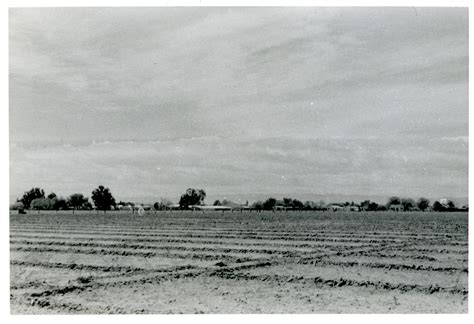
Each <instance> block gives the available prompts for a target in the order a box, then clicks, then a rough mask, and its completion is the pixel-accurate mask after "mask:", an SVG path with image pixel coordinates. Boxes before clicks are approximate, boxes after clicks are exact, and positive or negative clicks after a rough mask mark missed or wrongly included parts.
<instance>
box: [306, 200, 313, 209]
mask: <svg viewBox="0 0 474 324" xmlns="http://www.w3.org/2000/svg"><path fill="white" fill-rule="evenodd" d="M304 209H305V210H313V209H315V203H314V202H313V201H310V200H307V201H306V202H305V203H304Z"/></svg>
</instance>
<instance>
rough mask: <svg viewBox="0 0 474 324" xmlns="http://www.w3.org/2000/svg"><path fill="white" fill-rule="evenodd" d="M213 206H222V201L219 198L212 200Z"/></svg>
mask: <svg viewBox="0 0 474 324" xmlns="http://www.w3.org/2000/svg"><path fill="white" fill-rule="evenodd" d="M212 205H213V206H222V203H221V202H220V201H219V200H216V201H214V203H213V204H212Z"/></svg>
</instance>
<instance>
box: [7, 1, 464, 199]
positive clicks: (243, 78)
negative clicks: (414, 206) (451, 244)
mask: <svg viewBox="0 0 474 324" xmlns="http://www.w3.org/2000/svg"><path fill="white" fill-rule="evenodd" d="M9 16H10V22H9V24H10V44H9V46H10V57H9V59H10V196H11V197H10V199H11V200H12V199H15V198H16V197H18V196H19V195H20V194H21V193H22V192H23V191H25V190H27V189H29V188H31V187H32V186H41V187H43V188H44V189H45V190H46V191H47V192H50V191H55V192H57V193H58V194H60V195H64V196H66V195H69V194H71V193H73V192H82V193H85V194H86V195H89V196H90V192H91V191H92V189H93V188H95V187H96V186H97V185H99V184H104V185H106V186H108V187H110V189H111V191H112V193H113V194H114V195H115V196H116V198H118V199H133V200H139V201H140V200H141V201H156V200H158V199H159V197H168V198H170V199H172V200H174V201H177V200H178V198H179V195H180V194H181V193H182V192H184V190H185V189H186V188H188V187H199V188H204V189H205V190H206V191H207V193H208V199H207V200H206V201H207V202H208V203H211V202H212V201H211V200H213V199H217V198H220V199H222V198H223V197H227V198H232V197H237V196H238V197H241V198H242V197H243V199H245V197H248V199H249V200H252V197H253V194H266V193H269V194H275V195H283V194H285V195H292V196H293V197H297V198H298V197H300V196H303V195H305V197H307V196H308V195H311V194H314V195H315V196H316V195H318V194H319V195H321V194H323V195H324V194H336V195H348V196H351V195H353V196H367V197H369V198H370V197H371V196H389V195H401V196H412V197H415V198H416V197H419V196H421V195H423V196H428V197H431V198H441V197H444V196H448V197H467V195H468V10H467V9H453V8H441V9H430V8H397V9H394V8H378V9H373V8H358V9H354V8H88V9H86V8H68V9H59V8H55V9H48V8H42V9H32V8H29V9H10V15H9ZM277 198H280V197H277Z"/></svg>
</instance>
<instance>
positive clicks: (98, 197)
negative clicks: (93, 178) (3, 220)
mask: <svg viewBox="0 0 474 324" xmlns="http://www.w3.org/2000/svg"><path fill="white" fill-rule="evenodd" d="M91 199H92V201H93V203H94V206H93V205H92V204H91V203H90V202H89V198H88V197H85V196H84V195H83V194H81V193H74V194H72V195H70V196H69V197H67V198H64V197H59V196H58V195H56V194H55V193H54V192H51V193H50V194H48V195H47V196H46V195H45V192H44V190H43V189H41V188H31V190H29V191H26V192H25V193H24V194H23V196H22V197H21V198H18V199H17V201H16V202H15V203H14V204H13V205H12V209H14V210H18V211H19V212H20V213H22V212H24V210H25V209H34V210H69V209H72V210H73V213H74V211H75V210H92V209H93V208H95V209H97V210H103V211H104V212H105V211H106V210H110V209H112V207H114V206H115V205H116V203H115V198H114V197H113V195H112V193H111V192H110V190H109V188H106V187H104V186H102V185H100V186H98V187H97V188H96V189H94V190H93V191H92V195H91Z"/></svg>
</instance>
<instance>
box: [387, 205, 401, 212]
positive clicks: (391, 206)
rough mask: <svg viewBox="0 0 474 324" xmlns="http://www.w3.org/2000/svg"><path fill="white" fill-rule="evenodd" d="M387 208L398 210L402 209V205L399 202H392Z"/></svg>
mask: <svg viewBox="0 0 474 324" xmlns="http://www.w3.org/2000/svg"><path fill="white" fill-rule="evenodd" d="M388 210H391V211H397V212H400V211H403V205H401V204H398V205H394V204H392V205H390V206H389V207H388Z"/></svg>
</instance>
